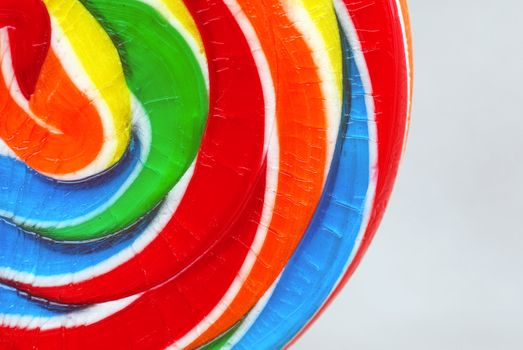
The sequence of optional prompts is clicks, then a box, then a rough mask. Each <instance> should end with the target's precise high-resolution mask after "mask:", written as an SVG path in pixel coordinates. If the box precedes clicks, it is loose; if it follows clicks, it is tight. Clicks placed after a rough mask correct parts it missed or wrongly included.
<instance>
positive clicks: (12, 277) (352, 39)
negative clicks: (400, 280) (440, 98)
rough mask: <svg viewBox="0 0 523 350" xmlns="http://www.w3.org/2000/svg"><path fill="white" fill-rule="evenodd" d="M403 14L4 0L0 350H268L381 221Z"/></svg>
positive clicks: (392, 158) (332, 286)
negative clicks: (168, 349) (207, 349)
mask: <svg viewBox="0 0 523 350" xmlns="http://www.w3.org/2000/svg"><path fill="white" fill-rule="evenodd" d="M408 35H409V29H408V20H407V16H406V7H405V4H404V2H403V1H393V0H383V1H378V2H376V1H369V2H366V1H363V2H362V1H353V0H343V1H342V0H335V1H334V2H332V1H330V0H321V1H318V0H270V1H260V0H187V1H182V0H23V1H22V0H2V1H0V53H1V56H0V59H1V62H0V63H1V67H0V68H1V71H0V73H1V74H0V98H1V103H0V105H1V106H2V107H3V110H2V111H3V114H2V115H3V118H1V119H0V137H1V139H2V141H3V143H2V145H1V146H2V147H0V148H1V156H0V163H1V164H0V185H1V186H2V191H1V192H0V216H1V220H0V229H1V231H2V233H1V234H0V247H1V250H0V315H1V317H0V349H1V348H3V347H7V348H9V347H10V346H11V347H14V348H16V349H33V348H38V349H56V348H57V347H63V348H67V349H91V348H93V347H97V348H103V349H105V348H115V349H132V348H139V349H161V348H167V347H170V348H175V349H182V348H183V349H185V348H187V349H194V348H199V347H205V348H213V349H221V348H238V349H274V348H281V347H284V346H286V345H287V344H289V343H290V342H292V340H293V339H294V338H295V337H296V336H297V335H298V334H299V332H300V331H301V330H303V329H304V328H305V327H306V326H307V325H309V324H310V322H311V320H313V319H314V318H315V317H317V315H318V314H319V313H320V312H321V310H322V309H323V308H324V307H325V306H326V305H328V303H329V301H330V300H331V299H332V297H333V296H334V295H336V293H337V292H338V291H339V289H340V288H341V287H342V286H343V285H344V283H345V281H346V279H347V278H348V277H349V276H350V274H351V273H352V271H353V270H354V268H355V267H356V266H357V264H358V262H359V260H360V259H361V256H362V254H363V253H364V251H365V249H366V247H367V246H368V244H369V243H370V240H371V239H372V236H373V234H374V232H375V230H376V228H377V225H378V223H379V221H380V218H381V216H382V214H383V211H384V209H385V206H386V203H387V200H388V197H389V195H390V191H391V188H392V185H393V181H394V178H395V175H396V171H397V167H398V162H399V158H400V156H401V153H402V149H403V147H404V142H405V135H406V130H407V124H408V115H409V108H410V106H409V101H410V94H411V91H410V90H411V85H410V82H411V76H410V74H411V64H410V57H411V55H410V53H409V45H408V43H409V39H408Z"/></svg>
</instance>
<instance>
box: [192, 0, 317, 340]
mask: <svg viewBox="0 0 523 350" xmlns="http://www.w3.org/2000/svg"><path fill="white" fill-rule="evenodd" d="M238 3H239V4H240V5H241V7H242V8H243V10H244V12H245V14H246V15H247V17H248V18H249V19H250V21H251V23H252V25H253V27H254V29H255V31H256V33H257V35H258V37H259V39H260V43H261V45H262V47H263V49H264V52H265V55H266V57H267V60H268V62H269V66H270V68H271V72H272V78H273V81H274V84H275V90H276V117H277V125H278V132H279V142H280V162H279V163H280V165H279V166H280V168H279V177H278V189H277V196H276V201H275V207H274V214H273V218H272V221H271V223H270V227H269V232H268V234H267V238H266V240H265V243H264V246H263V248H262V250H261V252H260V253H259V256H258V259H257V260H256V263H255V265H254V267H253V269H252V271H251V273H250V275H249V276H248V278H247V279H246V281H245V283H244V284H243V286H242V288H241V290H240V292H239V294H238V295H237V296H236V298H235V299H234V301H233V302H232V304H231V305H230V307H229V308H228V309H227V311H225V313H224V314H223V315H222V317H221V318H220V319H219V320H217V322H215V323H214V324H213V325H212V326H211V327H210V328H209V329H208V330H207V331H206V332H205V333H204V334H203V335H202V336H200V338H198V339H197V340H196V341H195V342H194V343H193V344H191V346H190V347H189V348H195V347H198V346H200V345H202V344H205V343H206V342H208V341H210V340H212V339H213V338H215V337H216V336H218V335H220V334H221V333H222V332H224V331H225V330H227V329H229V328H230V327H231V326H233V325H234V324H235V323H236V322H237V321H238V320H239V319H240V318H241V317H243V316H244V315H245V314H246V313H247V312H248V311H249V310H250V309H251V308H252V307H253V306H254V305H255V304H256V302H257V301H258V300H259V299H260V298H261V297H262V296H263V294H264V293H265V292H266V291H267V289H268V288H269V287H270V286H271V285H272V284H273V283H274V281H275V280H276V278H277V277H278V275H279V274H280V273H281V271H282V269H283V268H284V266H285V265H286V263H287V261H288V259H289V258H290V257H291V255H292V253H293V251H294V250H295V248H296V246H297V244H298V243H299V241H300V239H301V237H302V235H303V233H304V232H305V230H306V228H307V226H308V224H309V222H310V220H311V218H312V215H313V213H314V209H315V208H316V205H317V203H318V201H319V199H320V196H321V193H322V187H323V182H324V171H323V169H324V167H325V165H326V164H325V163H326V140H327V133H326V129H327V122H326V113H325V106H324V102H323V101H324V98H323V94H322V90H321V81H320V78H319V75H318V73H317V70H316V66H315V62H314V60H313V57H312V55H311V52H310V48H309V47H308V46H307V44H306V42H305V41H304V39H303V35H302V34H301V33H300V32H298V31H297V30H296V28H295V27H294V26H293V24H292V22H291V21H290V20H289V18H288V17H287V16H286V15H285V11H284V9H283V7H282V5H281V3H280V1H276V0H273V1H264V2H263V4H262V3H261V2H260V1H250V0H240V1H238ZM267 8H270V9H271V10H270V11H267ZM269 23H270V26H271V30H267V26H268V24H269Z"/></svg>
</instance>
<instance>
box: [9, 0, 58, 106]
mask: <svg viewBox="0 0 523 350" xmlns="http://www.w3.org/2000/svg"><path fill="white" fill-rule="evenodd" d="M7 26H9V30H8V32H9V41H10V45H11V53H12V58H13V68H14V71H15V75H16V78H17V80H18V85H19V86H20V90H21V91H22V94H23V95H24V96H25V97H26V98H27V99H29V97H30V96H31V95H32V94H33V92H34V90H35V87H36V82H37V81H38V76H39V75H40V70H41V69H42V65H43V63H44V60H45V57H46V56H47V51H48V50H49V46H50V43H51V21H50V19H49V13H48V12H47V9H46V7H45V5H44V3H43V2H42V1H41V0H2V1H1V2H0V28H4V27H7Z"/></svg>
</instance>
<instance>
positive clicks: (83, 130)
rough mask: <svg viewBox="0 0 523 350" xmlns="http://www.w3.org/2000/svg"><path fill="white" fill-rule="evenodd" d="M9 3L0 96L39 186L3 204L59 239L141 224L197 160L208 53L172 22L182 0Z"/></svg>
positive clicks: (12, 141) (7, 214)
mask: <svg viewBox="0 0 523 350" xmlns="http://www.w3.org/2000/svg"><path fill="white" fill-rule="evenodd" d="M2 6H3V7H4V8H1V9H0V10H1V13H4V14H6V16H3V17H2V16H0V20H1V21H2V22H0V25H2V26H3V29H2V30H1V31H0V39H1V41H0V45H1V46H0V47H1V51H2V71H1V73H2V74H1V76H0V78H1V81H0V98H1V99H2V101H5V104H2V105H4V106H5V107H4V111H3V115H4V116H7V115H8V116H9V117H8V118H7V117H4V118H2V119H1V121H0V137H1V138H2V140H3V141H4V142H5V144H6V145H7V146H8V149H9V151H11V152H7V153H13V154H12V158H13V159H12V161H13V162H23V163H24V164H25V165H26V166H27V168H26V169H23V168H21V172H23V173H24V175H22V174H19V175H20V176H26V181H25V184H24V186H29V187H33V190H32V191H31V190H30V189H28V191H25V188H23V189H22V192H23V193H24V195H23V196H19V197H17V201H16V203H15V202H14V201H5V203H4V201H3V202H2V208H1V213H2V216H3V217H4V218H5V219H7V220H9V221H12V222H14V223H15V224H17V225H19V226H20V227H22V228H24V229H25V230H27V231H31V232H35V233H37V234H38V235H41V236H44V237H48V238H52V239H55V240H91V239H96V238H100V237H104V236H107V235H112V234H115V233H118V232H119V231H121V230H123V229H125V228H127V227H129V226H130V225H133V224H135V223H136V222H137V221H139V219H140V218H142V217H143V216H144V215H146V214H147V213H148V212H149V211H151V210H152V209H153V208H155V207H156V206H157V205H158V204H159V203H160V202H161V200H162V199H163V198H165V196H166V194H167V193H168V192H169V191H170V190H171V189H172V188H173V187H174V185H175V184H176V183H177V182H178V181H179V180H180V178H181V177H182V176H183V174H184V173H186V172H187V170H188V169H189V168H190V167H191V164H192V163H193V162H194V159H195V156H196V154H197V152H198V149H199V145H200V142H201V138H202V134H203V130H204V127H205V122H206V118H207V112H208V96H207V95H208V93H207V83H206V78H205V76H206V73H204V70H205V69H206V68H205V67H204V65H202V62H204V59H202V53H201V51H199V50H198V43H197V42H196V43H195V42H193V43H191V42H188V41H187V40H186V37H184V36H183V35H181V34H180V33H179V32H178V31H177V30H176V26H173V25H172V23H170V21H177V19H176V18H174V17H173V16H171V17H172V18H170V17H169V13H170V11H171V10H173V9H172V8H169V6H171V7H174V6H175V5H172V3H171V5H169V6H167V5H165V4H164V3H163V2H161V1H150V4H146V3H144V2H140V1H133V0H131V1H127V0H125V1H124V0H116V1H115V0H110V1H109V0H105V1H104V0H93V1H84V2H80V1H78V0H45V1H44V2H41V1H40V0H24V1H21V2H18V1H14V0H13V1H10V2H8V3H6V4H5V5H2ZM155 7H156V8H155ZM21 8H24V9H30V11H29V12H27V11H25V10H24V11H20V10H21ZM162 13H166V15H165V16H163V15H162ZM4 17H5V18H4ZM33 18H34V19H36V21H34V20H33ZM10 22H12V23H10ZM41 28H44V30H43V31H42V29H41ZM159 38H161V39H159ZM46 40H49V42H50V44H49V45H46V44H45V43H46ZM29 47H30V48H32V49H31V50H29V51H25V49H27V48H29ZM195 48H196V50H195ZM24 53H25V54H28V56H25V55H24ZM28 60H29V62H33V63H32V64H33V66H31V67H32V69H26V68H27V66H28V65H29V63H28ZM22 169H23V170H22ZM42 175H43V176H42ZM101 178H103V179H101ZM57 180H58V181H57ZM71 182H73V183H71ZM8 186H9V187H11V186H12V185H11V184H8ZM10 189H11V188H10ZM35 189H37V190H35ZM12 190H13V191H14V189H12ZM26 192H29V193H26ZM63 195H67V196H68V197H69V198H67V197H66V199H67V200H64V197H63ZM88 196H91V197H90V198H91V199H92V200H89V201H86V198H87V197H88ZM95 196H96V198H94V197H95ZM20 207H24V208H25V209H24V208H22V209H20ZM28 208H33V209H34V208H41V209H38V210H36V211H35V210H27V209H28Z"/></svg>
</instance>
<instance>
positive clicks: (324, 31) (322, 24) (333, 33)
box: [286, 0, 343, 99]
mask: <svg viewBox="0 0 523 350" xmlns="http://www.w3.org/2000/svg"><path fill="white" fill-rule="evenodd" d="M286 1H287V2H288V3H289V4H291V5H292V6H301V7H304V8H305V9H306V10H307V12H308V13H309V16H310V18H311V20H312V21H313V22H314V24H315V26H316V28H317V29H318V31H319V32H320V34H321V36H322V38H323V41H324V44H325V49H326V51H327V52H328V55H329V60H330V64H331V67H332V69H333V71H334V74H335V79H336V87H337V89H338V91H339V98H340V99H341V96H342V94H343V84H342V76H343V72H342V59H341V57H342V52H341V41H340V34H339V29H338V21H337V18H336V13H335V11H334V6H333V3H332V0H286Z"/></svg>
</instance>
